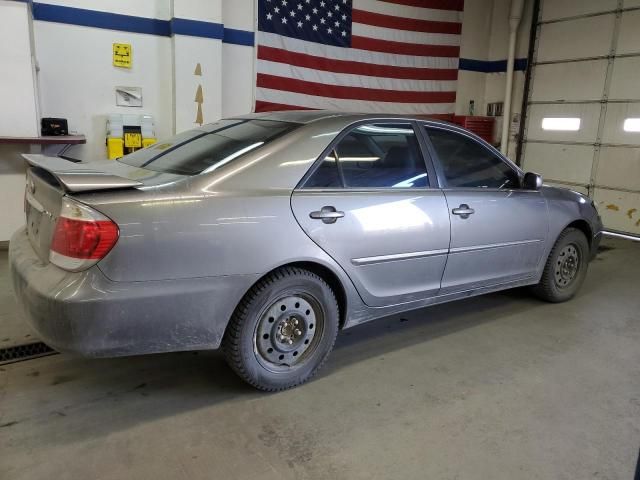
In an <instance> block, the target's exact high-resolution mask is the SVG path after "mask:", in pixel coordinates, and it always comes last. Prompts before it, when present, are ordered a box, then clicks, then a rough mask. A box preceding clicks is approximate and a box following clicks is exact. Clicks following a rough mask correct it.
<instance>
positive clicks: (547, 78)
mask: <svg viewBox="0 0 640 480" xmlns="http://www.w3.org/2000/svg"><path fill="white" fill-rule="evenodd" d="M606 71H607V62H606V60H593V61H589V62H573V63H560V64H555V63H552V64H548V65H538V66H537V67H536V77H535V82H534V85H533V89H532V92H531V100H533V101H541V100H546V101H556V100H563V101H571V100H598V99H600V98H601V97H602V90H603V86H604V78H605V73H606Z"/></svg>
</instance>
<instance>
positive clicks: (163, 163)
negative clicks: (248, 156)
mask: <svg viewBox="0 0 640 480" xmlns="http://www.w3.org/2000/svg"><path fill="white" fill-rule="evenodd" d="M215 127H216V128H214V129H213V130H209V129H207V130H204V129H203V130H189V131H188V132H184V133H181V134H179V135H176V136H175V137H173V138H170V139H169V140H165V141H160V142H158V143H155V144H153V145H151V146H150V147H147V148H144V149H142V150H138V151H136V152H134V153H132V154H130V155H125V156H124V157H122V158H121V159H120V160H119V161H121V162H123V163H126V164H127V165H132V166H134V167H141V168H146V169H147V170H154V171H156V172H166V173H177V174H179V175H197V174H198V173H203V172H207V171H211V170H214V169H215V168H218V167H220V166H222V165H224V164H227V163H229V162H231V161H232V160H235V159H236V158H238V157H240V156H241V155H243V154H245V153H248V152H249V151H251V150H254V149H256V148H258V147H261V146H262V145H264V144H266V143H268V142H269V141H271V140H273V139H275V138H277V137H279V136H280V135H283V134H285V133H287V132H289V131H291V130H293V129H295V128H296V127H297V125H296V124H293V123H287V122H275V121H271V120H222V121H220V122H218V123H216V124H215Z"/></svg>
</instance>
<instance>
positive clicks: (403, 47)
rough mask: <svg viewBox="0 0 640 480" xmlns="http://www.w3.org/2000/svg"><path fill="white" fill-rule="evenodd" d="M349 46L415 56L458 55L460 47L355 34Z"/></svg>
mask: <svg viewBox="0 0 640 480" xmlns="http://www.w3.org/2000/svg"><path fill="white" fill-rule="evenodd" d="M351 47H353V48H359V49H360V50H370V51H372V52H384V53H396V54H400V55H415V56H417V57H458V56H459V55H460V47H457V46H451V45H420V44H417V43H404V42H392V41H390V40H378V39H376V38H368V37H360V36H356V35H352V36H351Z"/></svg>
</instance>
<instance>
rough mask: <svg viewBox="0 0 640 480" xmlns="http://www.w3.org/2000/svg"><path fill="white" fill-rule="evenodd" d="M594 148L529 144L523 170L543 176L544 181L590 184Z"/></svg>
mask: <svg viewBox="0 0 640 480" xmlns="http://www.w3.org/2000/svg"><path fill="white" fill-rule="evenodd" d="M592 161H593V147H588V146H584V145H550V144H546V143H529V144H528V145H527V158H526V161H525V163H524V164H523V168H525V169H526V170H527V171H533V172H536V173H539V174H540V175H542V177H543V179H545V181H546V179H547V178H548V179H553V180H563V181H566V182H571V183H581V184H584V185H588V184H589V179H590V176H591V164H592Z"/></svg>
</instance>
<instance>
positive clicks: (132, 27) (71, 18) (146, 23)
mask: <svg viewBox="0 0 640 480" xmlns="http://www.w3.org/2000/svg"><path fill="white" fill-rule="evenodd" d="M33 18H34V19H35V20H43V21H45V22H58V23H67V24H70V25H82V26H84V27H94V28H107V29H109V30H120V31H123V32H133V33H148V34H151V35H162V36H165V37H168V36H170V35H171V28H170V24H169V21H168V20H157V19H155V18H144V17H134V16H132V15H120V14H118V13H108V12H97V11H95V10H85V9H83V8H72V7H62V6H60V5H49V4H46V3H34V4H33Z"/></svg>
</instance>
